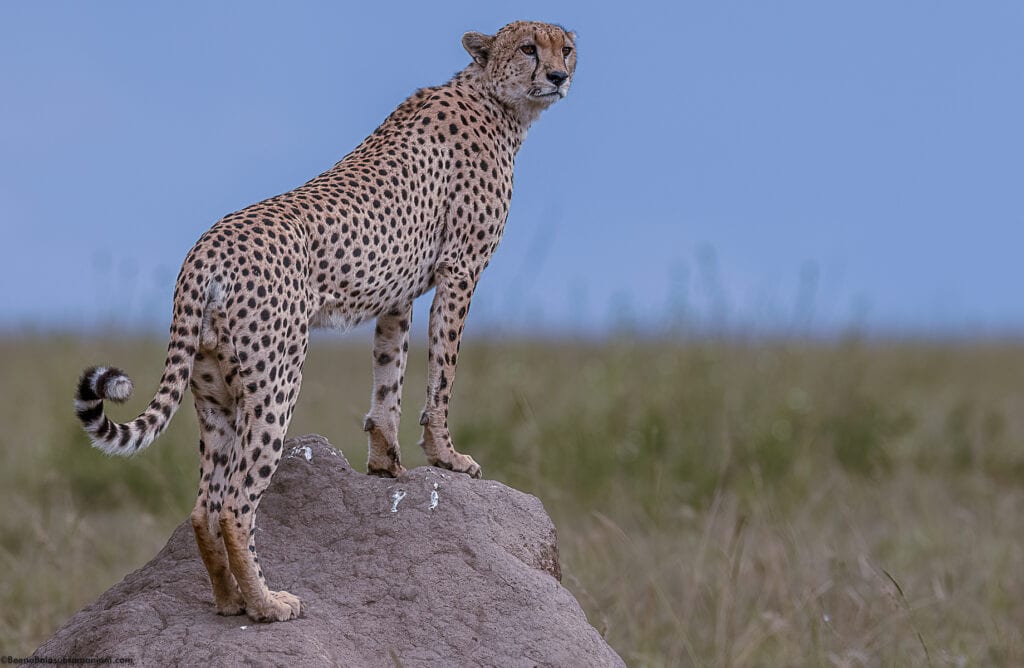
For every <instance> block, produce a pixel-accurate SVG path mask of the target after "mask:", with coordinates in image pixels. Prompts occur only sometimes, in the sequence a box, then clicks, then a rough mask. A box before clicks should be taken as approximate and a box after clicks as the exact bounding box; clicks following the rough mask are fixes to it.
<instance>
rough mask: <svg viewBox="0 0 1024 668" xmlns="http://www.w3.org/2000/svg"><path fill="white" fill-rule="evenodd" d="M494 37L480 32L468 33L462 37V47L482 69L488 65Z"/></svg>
mask: <svg viewBox="0 0 1024 668" xmlns="http://www.w3.org/2000/svg"><path fill="white" fill-rule="evenodd" d="M493 43H494V37H492V36H490V35H484V34H482V33H478V32H467V33H466V34H465V35H463V36H462V46H463V48H465V49H466V51H468V52H469V55H470V56H472V57H473V61H474V62H475V63H476V64H477V65H479V66H480V67H484V66H485V65H487V58H488V57H489V56H490V53H491V44H493Z"/></svg>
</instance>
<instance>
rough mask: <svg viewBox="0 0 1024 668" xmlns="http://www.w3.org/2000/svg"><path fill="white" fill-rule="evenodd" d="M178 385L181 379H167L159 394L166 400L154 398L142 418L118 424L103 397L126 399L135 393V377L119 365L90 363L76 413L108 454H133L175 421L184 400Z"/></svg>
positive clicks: (80, 383) (78, 394)
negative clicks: (133, 381)
mask: <svg viewBox="0 0 1024 668" xmlns="http://www.w3.org/2000/svg"><path fill="white" fill-rule="evenodd" d="M174 385H177V383H167V382H166V379H165V381H164V382H162V383H161V387H160V391H159V394H158V395H157V397H158V399H159V398H160V397H164V398H165V400H164V402H163V403H158V399H154V400H153V402H151V403H150V405H149V406H148V407H147V408H146V410H145V411H143V413H142V414H141V415H139V417H138V418H136V419H135V420H133V421H131V422H127V423H124V424H118V423H116V422H113V421H111V420H110V418H108V417H107V416H106V415H105V414H104V412H103V400H104V399H109V400H111V401H113V402H116V403H122V402H124V401H126V400H127V399H128V398H129V397H131V395H132V389H133V385H132V380H131V378H129V377H128V375H127V374H125V372H124V371H121V370H120V369H118V368H115V367H106V366H94V367H90V368H88V369H86V370H85V372H83V373H82V377H81V379H79V381H78V390H77V392H75V414H76V415H77V416H78V419H79V421H80V422H81V423H82V427H83V428H84V429H85V431H86V433H87V434H89V438H90V440H92V444H93V447H95V448H97V449H99V450H102V451H103V452H105V453H107V454H108V455H122V456H128V455H133V454H135V453H136V452H138V451H139V450H142V449H143V448H145V447H146V446H148V445H149V444H150V443H152V442H153V441H154V440H155V439H156V437H157V436H159V435H160V433H161V432H162V431H163V430H164V428H165V427H166V426H167V424H168V423H169V422H170V421H171V416H172V415H173V414H174V411H175V410H176V409H177V408H178V404H180V403H181V390H180V389H177V388H172V386H174ZM167 399H170V400H171V401H167ZM168 404H169V405H168Z"/></svg>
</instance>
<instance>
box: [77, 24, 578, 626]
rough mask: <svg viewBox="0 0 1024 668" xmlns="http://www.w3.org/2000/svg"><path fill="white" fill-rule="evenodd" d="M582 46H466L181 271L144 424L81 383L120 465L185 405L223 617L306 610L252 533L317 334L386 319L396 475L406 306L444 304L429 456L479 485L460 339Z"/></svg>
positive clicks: (219, 229) (375, 398) (207, 555)
mask: <svg viewBox="0 0 1024 668" xmlns="http://www.w3.org/2000/svg"><path fill="white" fill-rule="evenodd" d="M575 40H576V36H575V34H574V33H572V32H568V31H566V30H565V29H564V28H562V27H561V26H557V25H553V24H547V23H537V22H527V21H518V22H515V23H510V24H508V25H506V26H504V27H503V28H501V29H500V30H499V31H498V32H497V33H495V34H494V35H485V34H482V33H478V32H468V33H466V34H465V35H463V37H462V45H463V47H464V48H465V49H466V51H467V52H468V53H469V55H470V57H471V58H472V61H471V62H470V63H469V65H467V66H466V68H465V69H463V70H462V71H460V72H458V73H457V74H456V75H455V76H454V77H453V78H452V79H451V80H450V81H448V83H446V84H444V85H441V86H436V87H433V88H423V89H420V90H419V91H417V92H416V93H414V94H413V95H412V96H411V97H409V98H408V99H407V100H405V101H404V102H403V103H402V104H400V105H399V106H398V108H397V109H395V111H394V112H392V114H391V115H390V116H388V118H387V119H386V120H385V121H384V122H383V123H382V124H381V125H380V127H378V128H377V129H376V130H375V131H374V132H373V134H371V135H370V136H369V137H367V138H366V139H365V140H363V142H362V143H361V144H359V146H357V147H356V148H355V150H353V151H352V152H351V153H349V154H348V155H347V156H345V157H344V158H343V159H342V160H341V162H339V163H337V164H336V165H335V166H334V167H332V168H331V169H329V170H328V171H326V172H324V173H323V174H321V175H320V176H317V177H316V178H314V179H313V180H311V181H309V182H308V183H306V184H304V185H302V186H300V187H298V188H296V189H295V190H292V191H290V192H287V193H284V194H282V195H278V196H276V197H272V198H270V199H267V200H265V201H263V202H259V203H257V204H253V205H252V206H249V207H247V208H245V209H242V210H241V211H238V212H236V213H232V214H229V215H227V216H225V217H224V218H222V219H221V220H219V221H218V222H217V223H216V224H214V225H213V227H211V228H210V229H209V230H208V231H207V232H206V233H205V234H203V235H202V236H201V237H200V238H199V240H198V241H197V242H196V244H195V246H194V247H193V248H192V249H191V251H190V252H189V253H188V255H187V257H186V258H185V261H184V264H183V265H182V268H181V272H180V273H179V275H178V279H177V282H176V284H175V291H174V308H173V318H172V323H171V332H170V342H169V343H168V346H167V359H166V362H165V367H164V372H163V376H162V377H161V379H160V384H159V388H158V390H157V392H156V395H155V396H154V398H153V400H152V401H151V402H150V403H149V405H148V406H147V407H146V409H145V410H144V411H143V412H142V413H141V414H140V415H139V416H138V417H137V418H135V419H134V420H132V421H130V422H125V423H121V424H118V423H115V422H112V421H111V420H110V419H109V418H107V417H106V415H105V414H104V410H103V401H104V400H105V399H109V400H111V401H114V402H123V401H125V400H126V399H128V398H129V396H130V395H131V393H132V381H131V380H130V379H129V377H128V376H127V375H126V374H125V373H124V372H123V371H121V370H119V369H117V368H115V367H107V366H100V367H93V368H90V369H87V370H86V371H85V372H84V373H83V375H82V377H81V379H80V381H79V384H78V389H77V393H76V396H75V408H76V412H77V415H78V419H79V420H80V421H81V423H82V425H83V427H84V429H85V431H86V432H87V433H88V435H89V437H90V439H91V441H92V443H93V445H94V446H95V447H97V448H98V449H100V450H102V451H104V452H106V453H108V454H113V455H131V454H134V453H135V452H138V451H139V450H142V449H143V448H145V447H147V446H148V445H149V444H150V443H152V442H153V440H154V439H155V438H156V437H157V436H158V435H160V433H161V432H163V430H164V429H165V428H166V427H167V424H168V423H169V422H170V420H171V417H172V416H173V415H174V413H175V411H176V410H177V409H178V407H179V406H180V404H181V401H182V398H183V395H184V393H185V389H186V388H190V389H191V390H192V395H193V400H194V402H195V407H196V412H197V413H198V416H199V430H200V438H199V453H200V485H199V494H198V498H197V499H196V503H195V507H194V509H193V510H192V513H191V524H192V528H193V529H194V531H195V536H196V543H197V544H198V547H199V553H200V556H201V557H202V560H203V563H204V565H205V566H206V569H207V571H208V572H209V575H210V583H211V586H212V589H213V597H214V601H215V604H216V610H217V612H218V613H219V614H222V615H237V614H242V613H246V614H248V616H249V617H251V618H252V619H253V620H255V621H259V622H271V621H285V620H289V619H293V618H295V617H298V616H299V614H300V611H301V604H300V601H299V599H298V597H296V596H294V595H292V594H290V593H288V592H285V591H271V590H270V589H269V588H268V587H267V584H266V579H265V577H264V573H263V570H262V568H261V567H260V564H259V557H258V556H257V553H256V545H255V540H254V529H253V518H254V515H255V513H256V508H257V507H258V506H259V503H260V498H261V496H262V495H263V493H264V491H265V490H266V489H267V486H268V485H269V484H270V480H271V476H273V474H274V470H275V469H276V468H277V465H278V463H279V461H280V459H281V450H282V447H283V444H284V440H285V434H286V432H287V430H288V424H289V421H290V420H291V417H292V411H293V409H294V406H295V401H296V398H297V396H298V393H299V386H300V385H301V382H302V366H303V362H304V360H305V357H306V352H307V346H308V343H309V332H310V329H311V328H313V327H331V328H340V329H349V328H351V327H353V326H355V325H357V324H359V323H360V322H363V321H366V320H368V319H370V318H376V328H375V330H374V335H373V392H372V396H371V399H370V410H369V412H368V413H367V415H366V418H365V421H364V423H363V429H364V431H366V432H367V433H368V435H369V436H368V440H369V447H368V450H369V454H368V457H367V464H366V468H367V472H368V473H370V474H374V475H379V476H387V477H397V476H400V475H402V473H403V472H404V471H405V469H404V468H403V466H402V463H401V454H400V449H399V445H398V425H399V419H400V414H401V394H402V383H403V381H404V378H405V376H404V372H405V368H406V358H407V353H408V350H409V327H410V322H411V318H412V304H413V299H415V298H416V297H418V296H419V295H421V294H423V293H425V292H426V291H428V290H429V289H431V288H433V289H434V291H435V292H434V297H433V302H432V305H431V307H430V318H429V325H428V332H429V348H428V362H427V364H428V371H427V391H426V401H425V403H424V406H423V410H422V412H421V413H420V419H419V422H420V425H422V427H423V432H422V440H421V441H420V443H419V445H420V446H421V447H422V448H423V451H424V453H425V455H426V459H427V462H428V463H429V464H431V465H433V466H438V467H442V468H445V469H449V470H451V471H456V472H461V473H466V474H469V475H470V476H473V477H479V476H480V474H481V469H480V465H479V464H477V463H476V461H474V460H473V458H472V457H470V456H469V455H465V454H462V453H460V452H458V451H456V450H455V447H454V445H453V444H452V439H451V435H450V433H449V431H448V409H449V400H450V399H451V394H452V388H453V385H454V383H455V367H456V361H457V360H458V354H459V344H460V340H461V337H462V331H463V325H464V323H465V321H466V315H467V313H468V311H469V304H470V299H471V297H472V296H473V291H474V289H475V288H476V285H477V282H478V281H479V279H480V274H481V272H482V271H483V269H484V268H485V267H486V266H487V264H488V262H489V261H490V258H491V256H492V254H493V253H494V251H495V248H496V247H497V245H498V242H499V241H500V240H501V236H502V232H503V230H504V227H505V221H506V218H507V216H508V210H509V202H510V199H511V196H512V170H513V162H514V160H515V156H516V154H517V152H518V151H519V148H520V146H521V145H522V142H523V139H524V137H525V135H526V131H527V129H528V128H529V127H530V125H531V124H532V123H533V122H534V121H535V120H536V119H537V117H538V116H539V114H540V113H541V112H542V111H543V110H544V109H546V108H547V107H549V106H551V105H552V104H553V103H554V102H556V101H557V100H559V99H561V98H563V97H565V95H566V93H567V92H568V90H569V86H570V84H571V83H572V77H573V74H574V72H575V69H576V49H575Z"/></svg>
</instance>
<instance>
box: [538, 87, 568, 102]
mask: <svg viewBox="0 0 1024 668" xmlns="http://www.w3.org/2000/svg"><path fill="white" fill-rule="evenodd" d="M565 93H566V91H564V90H562V89H561V88H556V89H555V90H549V91H539V90H538V91H530V96H531V97H536V98H540V99H542V100H545V99H552V98H558V99H562V98H563V97H565Z"/></svg>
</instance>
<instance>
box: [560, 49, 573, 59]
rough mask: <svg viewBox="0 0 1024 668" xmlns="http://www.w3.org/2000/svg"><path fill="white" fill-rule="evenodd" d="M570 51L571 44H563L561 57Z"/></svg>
mask: <svg viewBox="0 0 1024 668" xmlns="http://www.w3.org/2000/svg"><path fill="white" fill-rule="evenodd" d="M570 53H572V47H571V46H563V47H562V57H563V58H568V57H569V54H570Z"/></svg>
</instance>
